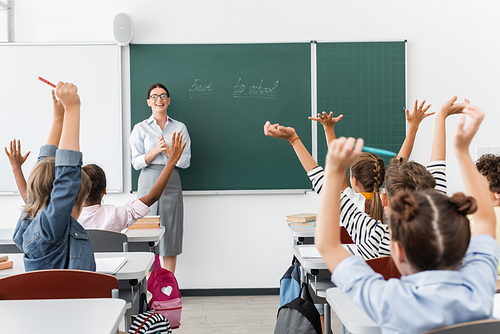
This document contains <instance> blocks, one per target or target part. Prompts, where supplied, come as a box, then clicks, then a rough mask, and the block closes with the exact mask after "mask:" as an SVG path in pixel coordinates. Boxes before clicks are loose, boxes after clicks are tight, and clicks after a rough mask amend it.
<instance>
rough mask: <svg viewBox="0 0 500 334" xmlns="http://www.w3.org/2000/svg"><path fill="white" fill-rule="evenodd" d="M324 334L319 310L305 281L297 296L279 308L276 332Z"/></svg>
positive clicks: (283, 333) (286, 333)
mask: <svg viewBox="0 0 500 334" xmlns="http://www.w3.org/2000/svg"><path fill="white" fill-rule="evenodd" d="M293 333H297V334H299V333H300V334H322V333H323V331H322V329H321V321H320V316H319V312H318V310H317V309H316V307H315V306H314V303H313V301H312V298H311V294H310V293H309V289H308V288H307V285H306V284H305V283H302V287H301V289H300V294H299V296H298V297H297V298H295V299H294V300H292V301H291V302H289V303H288V304H285V305H283V306H281V307H280V308H279V309H278V319H277V320H276V327H275V328H274V334H293Z"/></svg>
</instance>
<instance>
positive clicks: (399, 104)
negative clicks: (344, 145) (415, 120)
mask: <svg viewBox="0 0 500 334" xmlns="http://www.w3.org/2000/svg"><path fill="white" fill-rule="evenodd" d="M405 44H406V42H362V43H361V42H360V43H318V44H317V49H316V52H317V92H318V93H317V98H318V100H317V103H318V105H317V106H318V112H321V111H326V112H330V111H333V112H334V114H335V116H338V115H339V114H343V115H344V117H343V119H342V120H341V121H340V122H339V123H338V124H337V125H336V126H335V132H336V135H337V136H338V137H340V136H345V137H355V138H359V137H361V138H363V139H364V140H365V146H370V147H376V148H381V149H385V150H389V151H392V152H396V153H397V152H398V151H399V148H400V147H401V144H402V143H403V140H404V138H405V133H406V130H405V114H404V112H403V108H404V107H406V105H405V103H406V102H405V101H406V96H405V95H406V93H405V92H406V88H405V82H406V64H405V63H406V60H405V59H406V46H405ZM410 110H411V109H410ZM318 125H319V126H318V160H319V163H320V165H323V166H324V162H325V155H326V152H327V147H326V142H325V136H324V131H323V126H321V124H318ZM382 158H384V160H385V161H386V164H388V162H389V160H390V158H388V157H387V156H382Z"/></svg>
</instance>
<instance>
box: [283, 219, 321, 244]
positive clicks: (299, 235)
mask: <svg viewBox="0 0 500 334" xmlns="http://www.w3.org/2000/svg"><path fill="white" fill-rule="evenodd" d="M286 225H287V226H288V229H289V230H290V233H292V237H293V243H294V245H300V244H313V243H314V231H315V227H314V225H296V224H293V223H286Z"/></svg>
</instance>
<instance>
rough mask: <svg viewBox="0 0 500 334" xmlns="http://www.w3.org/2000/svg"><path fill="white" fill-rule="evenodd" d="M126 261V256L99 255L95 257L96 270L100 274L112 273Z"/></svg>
mask: <svg viewBox="0 0 500 334" xmlns="http://www.w3.org/2000/svg"><path fill="white" fill-rule="evenodd" d="M126 262H127V258H126V257H125V256H123V257H100V258H96V259H95V264H96V271H97V272H98V273H101V274H110V275H114V274H116V273H117V272H118V270H120V269H121V267H123V265H124V264H125V263H126Z"/></svg>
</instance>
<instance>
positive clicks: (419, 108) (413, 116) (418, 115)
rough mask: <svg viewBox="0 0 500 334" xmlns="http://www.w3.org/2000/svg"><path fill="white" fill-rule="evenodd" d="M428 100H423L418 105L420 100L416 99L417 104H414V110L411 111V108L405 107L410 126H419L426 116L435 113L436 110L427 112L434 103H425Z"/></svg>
mask: <svg viewBox="0 0 500 334" xmlns="http://www.w3.org/2000/svg"><path fill="white" fill-rule="evenodd" d="M425 102H426V100H424V101H422V103H421V104H420V105H418V100H415V105H414V106H413V112H412V113H410V110H408V109H405V114H406V121H407V122H408V123H409V125H410V127H412V126H413V127H417V128H418V126H419V125H420V122H422V120H423V119H424V118H426V117H429V116H431V115H434V114H435V112H427V110H429V108H430V107H431V106H432V104H429V105H427V106H426V105H425Z"/></svg>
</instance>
